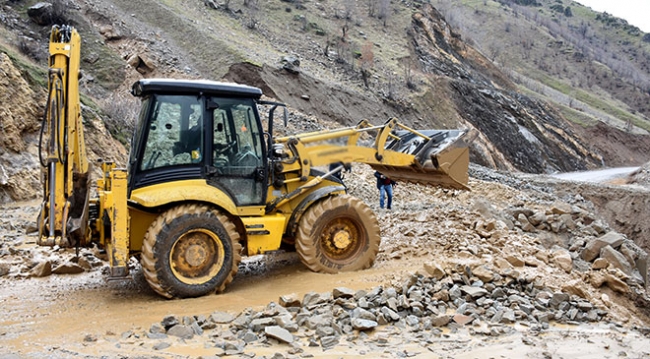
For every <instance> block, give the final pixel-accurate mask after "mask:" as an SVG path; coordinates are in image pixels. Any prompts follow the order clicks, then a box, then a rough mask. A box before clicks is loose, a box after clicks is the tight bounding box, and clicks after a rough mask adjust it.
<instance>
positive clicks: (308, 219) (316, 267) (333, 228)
mask: <svg viewBox="0 0 650 359" xmlns="http://www.w3.org/2000/svg"><path fill="white" fill-rule="evenodd" d="M380 242H381V236H380V233H379V224H378V223H377V218H376V217H375V214H374V213H373V212H372V210H371V209H370V207H368V206H367V205H366V204H365V203H364V202H362V201H361V200H360V199H358V198H355V197H352V196H348V195H339V196H333V197H328V198H325V199H323V200H321V201H319V202H317V203H315V204H313V205H312V206H311V207H310V208H309V209H308V210H307V211H306V212H305V214H304V215H303V217H302V219H301V220H300V225H299V226H298V235H297V236H296V251H297V252H298V255H299V256H300V260H301V261H302V263H303V264H304V265H305V266H307V267H308V268H309V269H311V270H312V271H314V272H323V273H337V272H346V271H355V270H360V269H366V268H370V267H371V266H372V265H373V263H374V262H375V258H376V257H377V253H378V252H379V244H380Z"/></svg>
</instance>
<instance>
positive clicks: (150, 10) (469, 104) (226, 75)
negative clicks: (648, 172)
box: [0, 0, 650, 199]
mask: <svg viewBox="0 0 650 359" xmlns="http://www.w3.org/2000/svg"><path fill="white" fill-rule="evenodd" d="M35 3H36V1H33V0H29V1H11V2H6V3H5V5H4V6H3V7H2V8H0V16H1V17H2V18H3V19H4V20H5V21H3V27H2V28H1V31H2V33H3V34H4V35H5V36H4V37H3V38H6V39H9V40H8V42H9V43H5V46H3V48H6V49H9V48H10V47H11V45H14V48H15V49H16V50H12V51H16V52H17V51H20V52H22V53H24V54H26V55H27V56H29V57H31V58H32V59H34V60H36V61H37V62H38V63H40V64H41V66H43V65H44V61H45V58H46V57H47V36H48V33H49V27H50V25H49V24H47V23H46V24H42V25H39V24H37V23H36V21H35V20H34V18H33V17H32V18H30V17H29V16H28V15H27V13H28V11H27V9H28V8H29V7H30V6H31V5H33V4H35ZM475 3H476V2H474V3H473V4H474V5H475V6H481V5H480V4H475ZM483 3H484V4H485V5H484V6H486V9H482V10H481V11H485V12H486V13H487V9H490V10H494V9H496V10H495V11H509V12H508V14H510V13H511V12H515V11H518V12H516V13H520V12H521V10H518V9H519V8H516V10H512V9H515V7H514V6H512V8H511V7H508V6H506V5H500V4H497V3H494V2H492V1H485V2H483ZM53 4H54V5H57V4H58V5H59V6H60V5H61V4H63V5H67V7H65V8H64V10H65V11H61V13H57V15H59V16H58V18H62V19H65V20H68V21H69V22H70V23H72V24H74V25H75V26H76V27H77V28H78V29H80V31H81V33H82V39H83V49H84V50H83V53H84V55H83V56H84V58H83V62H82V70H83V72H84V77H83V79H82V89H83V91H84V95H86V99H87V100H88V102H89V104H90V102H95V103H96V104H98V105H93V107H95V108H97V107H101V108H102V109H103V112H104V113H105V115H101V114H100V115H99V116H100V117H101V121H100V122H103V123H104V124H105V126H106V127H107V128H108V129H109V130H110V131H111V133H112V135H113V136H117V137H119V138H121V140H122V142H123V143H126V141H127V140H128V138H129V136H130V135H129V128H130V126H132V125H131V124H132V123H133V121H134V118H135V116H136V115H137V114H136V113H135V108H137V103H135V102H134V101H133V100H132V99H130V98H129V96H128V95H126V94H127V90H128V87H129V86H130V84H131V83H132V82H133V81H134V80H136V79H138V78H141V77H190V78H210V79H227V80H232V81H237V82H243V83H248V84H251V85H255V86H259V87H261V88H262V89H263V90H264V92H265V93H266V94H267V95H268V96H271V97H274V98H276V99H278V100H280V101H283V102H286V103H287V104H288V105H289V106H290V107H291V108H292V109H294V110H296V111H298V112H303V113H305V114H310V115H313V116H315V117H318V118H322V119H324V120H329V121H336V122H337V123H339V124H341V125H345V126H347V125H352V124H355V123H357V122H358V121H359V120H361V119H364V118H367V119H369V120H371V122H374V123H382V122H384V121H385V120H386V119H387V118H389V117H392V116H397V117H399V118H401V120H402V121H404V122H405V123H407V124H410V125H412V126H413V127H415V128H458V127H474V128H476V129H478V130H479V131H480V132H481V135H480V137H479V139H478V140H477V141H476V142H475V144H474V145H473V147H472V161H473V162H475V163H478V164H482V165H485V166H489V167H492V168H498V169H507V170H519V171H525V172H533V173H545V172H556V171H570V170H578V169H586V168H594V167H598V166H601V165H603V164H605V165H619V164H625V165H630V164H640V163H642V162H645V161H647V153H650V141H647V140H646V139H647V138H648V137H647V136H646V135H643V134H634V133H631V132H630V131H626V130H625V129H622V130H618V131H616V132H612V131H610V129H609V127H608V126H609V125H599V126H591V127H590V126H587V127H582V126H580V124H576V121H575V116H574V114H575V112H579V111H576V110H575V109H572V110H571V111H568V110H567V106H564V105H562V103H558V102H557V101H556V102H550V100H552V98H550V97H549V96H545V97H544V96H542V97H541V99H540V97H539V96H538V94H535V93H533V92H531V91H529V90H527V89H526V88H524V87H523V86H522V85H521V83H522V77H521V76H522V75H520V74H519V75H517V72H515V70H521V71H520V72H525V71H526V70H527V69H529V68H525V67H519V66H521V64H522V61H517V62H513V63H512V65H513V67H512V69H510V70H508V69H505V70H504V63H508V61H502V60H501V59H497V58H495V57H494V56H491V57H492V59H489V58H488V57H486V56H484V55H483V53H484V52H482V51H481V49H483V48H484V47H485V45H484V44H482V43H477V42H476V41H474V42H472V41H471V40H470V41H469V42H468V41H465V40H464V38H463V37H461V36H460V35H459V33H458V32H457V31H456V29H455V28H453V27H452V26H450V25H449V24H448V23H447V20H446V19H445V18H444V17H443V16H442V15H441V13H440V12H438V11H437V10H436V8H434V7H432V6H431V5H428V4H422V3H421V2H418V1H412V2H411V1H405V2H401V3H399V4H391V5H389V7H388V10H390V11H385V10H387V9H385V8H383V7H382V6H383V5H382V4H383V3H381V4H375V3H373V2H370V3H366V2H363V3H350V2H344V1H334V2H327V3H322V2H308V1H288V2H279V3H278V2H257V1H228V2H225V3H223V4H217V3H215V2H211V1H190V2H184V3H183V4H180V3H175V2H167V1H162V2H161V1H155V0H145V1H137V2H135V1H127V0H102V1H82V0H77V1H68V2H62V1H58V0H53ZM379 5H382V6H379ZM384 5H386V4H384ZM443 7H444V6H443ZM504 9H505V10H504ZM544 9H546V8H544ZM479 13H480V11H479ZM449 17H452V18H453V16H449ZM483 19H484V20H485V18H483ZM527 21H528V22H525V23H524V22H523V20H522V24H525V25H529V26H530V24H531V22H530V20H527ZM484 22H485V21H484ZM517 24H519V23H517ZM487 28H490V32H491V35H493V38H494V39H498V38H499V37H500V36H501V35H502V34H501V33H499V32H498V31H496V30H495V29H494V28H493V27H490V26H488V24H487V23H486V29H487ZM539 28H540V29H541V30H540V31H542V30H544V31H547V30H548V26H547V27H543V26H541V25H540V26H539ZM511 29H512V28H511ZM547 32H548V31H547ZM506 33H508V32H507V31H506ZM548 36H551V35H548ZM504 39H508V38H507V37H504ZM3 41H5V40H3ZM547 41H550V40H547ZM503 46H505V47H514V46H515V45H513V44H509V43H508V44H507V46H506V45H503ZM538 48H540V46H539V45H536V47H535V50H537V49H538ZM551 49H553V48H552V47H551ZM7 51H9V50H3V52H7ZM549 51H550V50H549ZM556 53H557V51H555V50H553V52H552V54H553V56H555V55H556ZM529 54H530V56H533V54H535V56H539V58H543V56H544V55H543V54H544V51H541V53H540V54H538V53H537V51H529ZM493 60H497V62H496V63H495V62H493ZM535 61H537V60H535ZM535 61H533V62H535ZM288 63H291V65H290V66H288V65H287V64H288ZM523 63H524V64H525V61H523ZM575 63H576V64H579V61H575ZM14 65H15V66H18V67H19V68H20V66H23V65H21V64H16V63H14ZM576 66H577V65H576ZM542 68H543V66H542ZM19 70H20V71H21V76H23V77H25V78H28V77H27V76H29V75H28V72H27V71H25V70H22V69H19ZM640 71H641V72H640V75H639V78H642V77H643V76H642V75H643V72H642V71H643V69H642V68H641V69H640ZM533 75H536V76H537V77H536V78H543V79H553V77H550V76H549V75H548V73H547V72H544V71H542V70H538V71H535V72H532V71H530V77H529V78H531V79H532V78H533V77H532V76H533ZM39 76H40V75H39ZM557 79H558V81H560V82H562V81H564V77H561V76H558V77H557ZM32 82H33V81H32ZM30 86H31V88H35V87H34V85H31V84H30ZM41 88H42V85H41ZM594 89H595V90H598V89H596V88H595V87H594ZM595 90H594V91H595ZM3 91H6V93H11V92H13V91H15V90H12V89H8V88H5V89H3ZM556 91H559V90H556ZM585 91H587V90H586V89H580V92H578V91H575V92H574V94H575V95H576V96H578V95H584V94H586V95H589V96H592V93H591V92H585ZM599 91H600V90H599ZM18 92H20V91H18ZM6 97H7V106H6V108H7V109H8V110H9V111H11V112H12V113H18V112H19V111H24V109H25V106H29V107H30V108H31V109H33V108H36V107H38V106H39V104H38V98H35V101H36V102H35V103H31V104H30V103H28V104H27V105H26V104H25V103H24V102H20V101H15V102H14V99H13V98H11V97H10V96H6ZM592 97H593V96H592ZM592 97H589V98H592ZM127 108H130V109H132V110H131V111H123V110H124V109H127ZM641 110H642V108H640V107H639V111H641ZM39 112H40V110H38V111H35V112H31V113H29V116H30V117H31V118H30V119H28V120H26V121H23V124H21V125H20V126H19V127H20V128H22V130H21V132H20V133H19V136H20V137H22V138H26V139H28V141H31V143H32V144H33V143H34V139H35V138H36V132H37V128H38V126H30V125H26V124H29V123H36V124H37V123H38V120H37V119H35V117H36V118H37V117H38V113H39ZM601 112H603V111H601ZM610 112H613V111H610ZM585 113H586V112H585ZM587 115H588V114H587ZM587 115H585V114H582V113H581V116H582V117H580V118H583V117H585V116H587ZM90 116H94V115H90ZM608 116H610V117H612V115H608ZM639 116H641V115H639ZM639 116H636V117H633V118H632V119H633V120H634V121H632V120H630V121H629V123H630V124H631V125H632V127H633V128H636V129H638V130H639V131H641V127H643V126H641V125H640V126H641V127H638V126H637V127H635V126H634V124H636V123H637V121H636V120H637V119H638V117H639ZM590 118H591V117H590ZM626 118H628V117H626V115H625V114H624V116H623V117H622V120H618V122H620V121H625V119H626ZM567 119H569V120H571V121H567ZM590 121H592V122H589V124H593V123H596V120H595V119H593V118H591V120H590ZM603 123H604V122H603ZM639 123H640V124H642V123H643V122H642V121H641V122H639ZM21 126H22V127H21ZM7 128H9V127H7ZM298 130H300V129H298ZM641 132H643V131H641ZM612 133H614V134H615V138H616V141H612V140H609V139H611V138H612V136H611V135H610V134H612ZM594 139H595V140H594ZM89 142H90V144H91V146H93V143H94V142H96V141H89ZM628 144H632V146H628ZM4 151H6V153H7V155H6V156H8V157H12V158H17V157H19V156H18V155H17V154H18V153H22V154H23V155H24V154H25V152H24V151H23V152H19V151H21V150H20V149H16V148H12V147H5V149H4ZM102 151H103V150H102ZM120 151H122V152H121V153H124V150H123V149H122V150H120ZM118 152H119V151H118ZM30 153H31V154H27V156H28V157H29V164H27V165H20V166H19V167H20V168H24V169H25V170H26V171H28V172H29V173H31V175H30V176H31V177H30V176H27V177H29V178H34V180H33V181H32V182H33V183H32V185H30V186H29V187H30V188H31V189H37V188H38V184H37V182H38V181H36V178H37V173H38V172H37V167H38V166H36V164H37V161H36V157H35V151H31V152H30ZM5 163H9V162H5ZM26 163H27V162H26ZM4 166H5V167H8V166H11V165H9V164H5V165H4ZM5 173H7V171H6V170H5ZM3 176H4V177H3V178H4V179H3V183H5V184H4V185H3V186H6V183H8V182H9V181H10V180H11V179H10V177H11V178H22V177H25V176H24V175H23V174H18V173H17V172H15V171H14V172H13V174H11V175H9V174H4V175H3ZM16 176H18V177H16ZM27 193H34V194H35V193H38V192H37V191H30V190H26V191H24V193H23V194H22V195H19V196H17V197H16V196H14V195H11V196H9V197H10V198H14V199H17V198H23V197H24V196H25V195H27Z"/></svg>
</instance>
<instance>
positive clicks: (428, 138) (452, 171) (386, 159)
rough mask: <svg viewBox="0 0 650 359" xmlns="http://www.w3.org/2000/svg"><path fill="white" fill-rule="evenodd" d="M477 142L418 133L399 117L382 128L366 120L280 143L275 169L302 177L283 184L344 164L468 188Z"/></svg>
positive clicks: (467, 134)
mask: <svg viewBox="0 0 650 359" xmlns="http://www.w3.org/2000/svg"><path fill="white" fill-rule="evenodd" d="M364 134H367V135H366V137H365V138H362V137H363V135H364ZM373 134H374V135H373ZM345 138H347V140H345ZM474 138H476V132H475V131H469V130H423V131H417V130H414V129H411V128H409V127H407V126H405V125H404V124H401V123H400V122H398V120H397V119H396V118H391V119H389V120H388V121H387V122H386V123H385V124H384V125H381V126H372V125H371V124H370V123H369V122H368V121H367V120H363V121H361V122H360V123H359V124H358V125H357V126H354V127H346V128H341V129H335V130H328V131H318V132H310V133H304V134H300V135H296V136H289V137H280V138H276V139H275V142H276V143H278V144H282V146H281V147H282V148H284V153H282V154H281V155H280V156H278V157H280V158H281V160H279V162H280V163H281V165H276V166H275V167H276V168H278V169H280V172H281V173H290V172H295V171H298V172H299V174H300V175H299V176H298V177H297V178H293V179H286V180H284V183H286V181H305V180H306V179H307V177H308V175H309V173H310V170H311V168H312V167H317V166H324V165H328V164H331V163H336V162H343V163H366V164H368V165H370V167H372V168H373V169H375V170H378V171H380V172H382V173H385V174H386V175H388V176H389V177H391V178H393V179H395V180H401V181H405V182H412V183H421V184H427V185H439V186H442V187H446V188H455V189H468V187H467V181H468V175H467V168H468V166H469V144H470V143H471V142H472V141H473V140H474ZM342 140H344V141H342ZM335 142H338V143H335ZM342 142H344V143H342ZM363 142H366V143H370V142H372V144H368V145H363ZM278 184H281V183H278Z"/></svg>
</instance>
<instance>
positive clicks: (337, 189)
mask: <svg viewBox="0 0 650 359" xmlns="http://www.w3.org/2000/svg"><path fill="white" fill-rule="evenodd" d="M345 193H347V189H346V188H345V187H344V186H327V187H323V188H319V189H317V190H315V191H314V192H312V193H310V194H309V195H308V196H307V197H305V198H304V199H303V200H302V201H301V202H300V203H299V204H298V205H297V206H296V208H294V210H293V213H292V214H291V218H289V222H288V223H287V230H286V233H285V236H286V237H289V238H293V237H295V235H296V231H297V230H298V223H300V218H302V215H303V214H304V213H305V211H307V209H308V208H309V207H311V205H312V204H314V203H315V202H316V201H318V200H320V199H323V198H325V197H329V196H336V195H339V194H345Z"/></svg>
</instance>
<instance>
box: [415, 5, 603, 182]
mask: <svg viewBox="0 0 650 359" xmlns="http://www.w3.org/2000/svg"><path fill="white" fill-rule="evenodd" d="M409 34H410V36H411V39H412V45H413V52H414V55H415V56H416V57H417V59H418V65H419V67H420V70H421V71H422V72H423V73H424V74H426V75H427V76H430V77H437V78H442V79H443V80H444V81H442V85H444V86H446V87H448V93H449V94H450V97H451V100H452V102H453V106H454V107H455V109H456V113H457V114H458V115H459V117H460V119H461V120H462V121H463V122H465V123H466V124H467V125H468V126H471V127H474V128H477V129H478V130H479V131H480V132H481V133H482V136H481V137H480V140H479V143H478V144H476V146H475V147H474V153H473V162H476V163H479V164H482V165H485V166H489V167H496V168H502V169H516V170H519V171H524V172H530V173H551V172H556V171H572V170H582V169H587V168H590V167H592V168H593V167H596V166H600V165H601V163H602V161H603V159H602V157H601V156H600V155H598V154H596V153H593V152H590V151H589V148H588V146H587V145H586V144H585V141H584V140H583V139H580V138H579V137H578V136H577V135H576V133H575V131H574V130H573V128H572V125H571V124H570V123H568V122H567V121H566V120H564V119H563V118H562V116H561V115H560V114H559V113H558V112H556V111H555V110H554V109H553V108H551V107H549V106H548V105H547V104H545V103H543V102H541V101H538V100H535V99H532V98H529V97H527V96H525V95H522V94H520V93H517V92H516V91H515V85H514V84H513V83H511V82H510V81H509V80H508V79H507V77H506V76H505V75H504V74H503V73H502V72H501V71H500V70H499V69H498V68H496V67H495V66H494V65H493V64H492V63H491V62H490V61H489V60H488V59H486V58H485V57H484V56H483V55H481V54H480V53H479V52H477V51H476V50H475V49H473V48H472V47H471V46H469V45H467V44H466V43H464V42H463V41H462V39H461V37H460V35H458V34H457V33H455V32H454V31H453V29H451V28H450V27H449V25H448V24H447V23H446V22H445V20H444V18H443V17H442V16H441V15H440V13H439V12H438V11H437V10H436V9H435V8H433V7H432V6H430V5H425V6H424V7H423V8H422V11H421V12H417V13H415V14H414V15H413V22H412V26H411V29H410V31H409Z"/></svg>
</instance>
